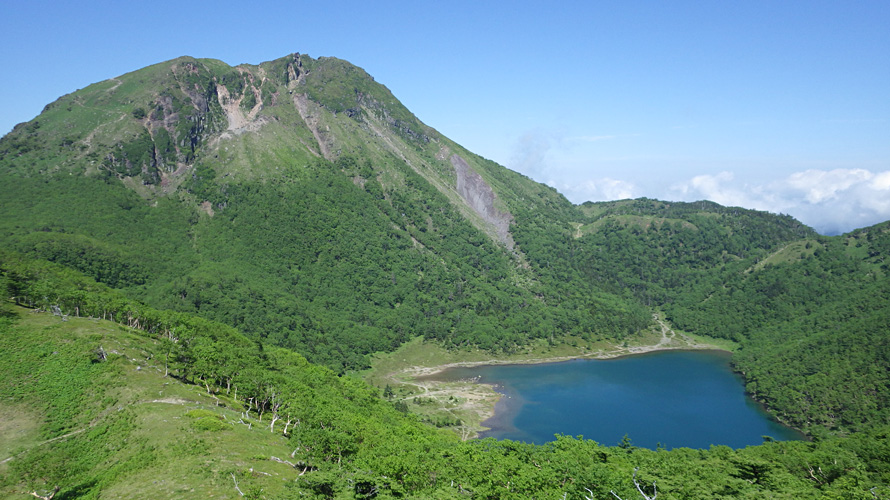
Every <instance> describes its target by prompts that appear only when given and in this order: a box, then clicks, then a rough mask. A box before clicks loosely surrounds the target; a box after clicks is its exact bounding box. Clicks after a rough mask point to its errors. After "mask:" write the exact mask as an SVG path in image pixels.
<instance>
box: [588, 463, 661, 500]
mask: <svg viewBox="0 0 890 500" xmlns="http://www.w3.org/2000/svg"><path fill="white" fill-rule="evenodd" d="M638 470H640V468H639V467H636V468H634V475H633V481H634V486H636V487H637V491H639V492H640V495H642V496H643V498H644V500H655V498H656V497H658V490H657V489H656V488H655V481H652V496H651V497H650V496H649V495H647V494H646V493H645V492H644V491H643V487H642V486H640V482H639V481H637V471H638ZM584 489H585V490H587V492H588V493H590V496H589V497H584V498H585V499H586V500H593V492H592V491H590V490H588V489H587V488H584ZM609 493H611V494H612V496H614V497H615V498H617V499H618V500H623V499H622V498H621V497H620V496H618V493H615V491H614V490H609Z"/></svg>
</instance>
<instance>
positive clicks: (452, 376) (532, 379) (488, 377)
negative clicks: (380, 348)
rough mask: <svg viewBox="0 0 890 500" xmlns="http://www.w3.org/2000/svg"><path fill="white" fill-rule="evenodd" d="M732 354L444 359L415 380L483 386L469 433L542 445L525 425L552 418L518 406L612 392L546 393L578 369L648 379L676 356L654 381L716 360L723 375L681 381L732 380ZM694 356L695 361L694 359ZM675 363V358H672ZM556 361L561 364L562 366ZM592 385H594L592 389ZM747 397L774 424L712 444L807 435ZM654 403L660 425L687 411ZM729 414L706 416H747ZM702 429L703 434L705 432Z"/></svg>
mask: <svg viewBox="0 0 890 500" xmlns="http://www.w3.org/2000/svg"><path fill="white" fill-rule="evenodd" d="M668 353H676V354H677V355H680V356H683V357H681V358H676V357H674V356H673V354H671V355H670V356H669V357H662V356H660V355H661V354H668ZM598 354H599V353H598ZM613 354H614V353H613ZM646 354H652V355H657V357H654V358H652V361H651V362H650V361H647V360H644V359H641V358H646V356H643V355H646ZM730 355H731V352H729V351H727V350H726V349H703V348H688V347H675V348H658V349H655V348H648V349H645V350H643V349H637V350H635V351H634V352H633V353H630V354H627V353H623V354H621V355H607V356H602V355H589V354H587V355H579V356H553V357H547V358H535V359H529V360H523V361H521V362H511V361H504V360H496V361H497V362H495V363H485V362H484V361H475V362H458V363H446V364H445V365H448V366H445V365H440V366H437V367H426V368H427V370H424V371H425V372H428V373H430V374H429V375H425V376H421V377H419V378H418V379H417V381H418V382H419V383H422V384H425V385H427V386H430V387H433V386H435V384H449V383H450V384H454V383H465V384H472V385H474V386H475V388H477V389H478V388H482V387H484V388H485V389H486V390H487V391H488V392H489V393H490V394H492V396H493V397H492V398H490V399H488V403H489V405H488V406H487V407H486V408H484V410H485V411H480V412H479V417H480V418H481V421H479V422H478V427H477V428H476V429H475V432H474V433H473V436H472V437H477V438H484V437H494V438H496V439H514V440H522V441H527V440H528V439H532V440H533V441H527V442H536V443H539V444H540V443H543V442H544V441H541V440H542V439H544V438H542V437H541V436H542V434H540V433H538V434H535V431H532V430H530V428H529V427H527V426H528V425H529V424H530V422H545V421H550V417H543V416H542V415H538V416H537V417H534V418H533V419H532V420H529V418H530V417H529V416H528V412H529V411H530V410H529V408H524V409H522V408H523V407H524V406H525V404H526V403H528V402H531V403H532V407H531V408H535V407H536V406H537V405H543V406H540V408H548V409H549V410H544V413H545V414H547V413H546V412H547V411H550V412H553V411H554V410H553V408H560V405H561V404H562V403H561V401H573V403H570V404H569V405H568V407H569V408H575V407H576V406H573V405H577V404H578V401H584V398H585V397H586V396H584V395H583V394H589V393H590V391H591V390H593V391H601V392H603V394H601V396H605V394H607V393H609V391H614V389H610V387H612V388H614V387H615V385H614V383H606V384H605V385H602V384H597V385H595V386H590V385H586V386H585V387H587V388H585V389H584V392H583V393H575V392H572V391H573V390H574V389H570V390H569V392H568V393H567V394H572V396H571V397H569V396H567V395H566V394H563V395H562V396H556V399H552V398H553V397H554V396H549V395H545V394H557V393H560V392H561V390H562V389H564V388H568V387H571V384H569V383H568V382H567V381H568V380H574V379H575V377H577V376H578V375H577V374H580V373H599V374H605V373H627V374H628V375H629V374H630V372H627V368H626V367H627V366H635V367H636V368H635V369H634V370H633V372H632V373H634V374H637V375H634V377H633V378H635V379H638V378H640V377H643V378H645V377H646V375H645V374H646V373H648V372H649V370H650V369H647V368H645V367H652V368H651V369H654V370H656V372H657V370H659V369H662V370H663V369H664V367H665V366H667V365H669V364H670V363H672V362H671V361H667V360H674V359H684V360H686V359H688V360H689V361H683V362H682V363H683V364H682V367H683V368H680V366H681V365H677V367H676V369H674V368H672V369H670V370H669V371H668V372H665V375H664V376H659V378H658V379H657V380H666V379H670V378H671V377H672V376H673V375H672V374H673V373H676V372H677V371H679V372H683V373H686V370H687V368H686V367H687V366H690V365H687V364H686V363H692V364H691V366H696V367H699V368H698V369H699V370H701V369H702V368H700V367H701V366H714V363H717V365H719V366H723V367H724V368H720V369H719V372H720V373H721V375H718V376H716V378H711V376H710V372H706V373H708V375H707V376H705V377H704V378H702V377H701V376H699V377H691V378H690V377H687V378H686V379H684V380H708V381H711V382H712V383H713V381H714V380H725V379H726V378H727V377H729V376H730V375H732V377H731V378H732V379H735V378H736V377H737V376H738V374H737V373H735V372H733V371H732V370H731V369H729V366H728V362H729V357H730ZM689 356H693V357H689ZM700 356H705V357H704V358H701V357H700ZM628 358H640V359H636V360H635V361H630V360H629V359H628ZM594 359H598V360H602V361H612V360H615V361H617V360H619V359H620V360H622V361H623V362H622V363H620V364H616V365H612V364H611V363H609V364H607V365H600V364H598V363H597V364H590V365H588V363H587V361H591V360H594ZM693 359H694V360H696V361H695V362H692V360H693ZM701 359H707V360H713V361H707V362H706V363H704V364H702V362H701V361H698V360H701ZM720 360H722V361H720ZM535 361H539V362H535ZM565 363H571V364H569V365H565ZM627 363H633V364H632V365H628V364H627ZM651 363H654V364H651ZM673 363H676V362H673ZM455 365H457V366H455ZM533 365H540V368H539V367H538V366H535V367H534V368H532V366H533ZM545 365H550V366H545ZM560 365H564V366H562V367H560ZM594 365H596V366H600V368H595V367H594ZM523 366H528V367H529V368H528V369H525V368H521V367H523ZM606 366H614V367H615V368H606ZM509 367H514V368H512V369H511V368H509ZM515 367H520V368H515ZM477 368H482V369H481V370H477ZM451 370H454V371H451ZM505 370H506V371H505ZM579 370H580V371H579ZM591 370H592V371H591ZM615 370H618V372H616V371H615ZM449 372H450V373H449ZM495 373H497V374H506V373H511V374H516V375H510V376H508V378H505V379H502V378H501V376H503V375H494V374H495ZM557 373H559V374H568V375H558V377H566V376H567V377H568V378H566V379H559V380H566V383H562V382H559V383H557V384H558V385H557V386H555V387H554V390H555V392H553V391H552V390H551V389H546V391H545V392H540V391H541V389H540V387H541V384H543V385H544V386H545V387H549V385H548V384H553V383H555V382H554V381H553V380H552V379H549V378H548V377H549V375H544V374H557ZM518 374H528V375H518ZM669 374H670V375H669ZM699 375H704V373H701V372H699ZM514 376H519V377H520V378H519V379H518V380H521V381H522V382H520V385H515V386H514V384H515V383H516V382H515V381H512V382H511V381H508V380H513V377H514ZM622 377H623V375H622ZM665 377H666V378H665ZM544 380H551V381H550V382H543V381H544ZM621 380H622V381H623V380H625V379H624V378H622V379H621ZM529 384H530V385H529ZM684 384H685V383H680V384H679V386H678V385H671V386H670V387H671V390H673V389H676V388H677V387H682V386H684ZM536 385H537V386H538V387H539V389H536V390H537V391H539V392H538V393H537V396H533V397H530V399H529V401H528V402H526V400H525V398H526V397H529V395H528V393H526V392H525V390H524V389H519V387H520V386H522V387H526V388H528V387H534V386H536ZM730 385H731V386H732V387H730V391H729V392H725V391H724V392H722V393H720V396H717V395H716V394H710V396H709V398H712V397H716V399H709V401H724V400H722V399H720V398H721V397H722V396H723V394H736V391H737V390H738V388H737V387H738V384H737V383H735V382H733V383H730ZM650 386H651V385H650ZM687 386H688V385H687ZM594 387H596V389H593V388H594ZM628 387H630V386H628ZM622 391H623V390H622ZM696 391H697V390H696ZM635 392H636V390H634V391H632V393H635ZM668 392H670V390H668V389H667V388H665V390H664V391H659V394H662V393H668ZM742 392H744V390H743V388H742ZM576 394H577V395H579V396H580V397H579V398H578V399H576V398H575V395H576ZM694 394H695V397H698V396H699V394H700V393H698V392H694ZM737 394H739V395H737V396H732V398H739V397H740V395H741V392H739V393H737ZM675 396H679V395H678V394H676V395H675ZM611 397H612V396H609V397H600V398H596V399H595V401H603V402H605V401H611ZM620 397H622V396H619V398H620ZM541 398H544V399H541ZM635 398H636V400H639V399H640V398H639V397H636V396H631V397H630V400H631V401H633V400H634V399H635ZM745 398H746V399H747V400H748V403H746V405H747V407H748V408H749V409H750V408H751V407H752V405H755V406H757V407H758V408H759V409H760V413H761V414H762V415H764V417H765V418H766V419H767V420H769V421H771V422H773V423H772V424H769V425H770V428H769V429H766V428H764V429H762V430H760V429H758V430H757V431H756V432H754V434H756V435H757V437H758V439H754V440H751V439H750V437H751V436H750V435H748V434H745V433H744V432H742V433H741V434H740V435H746V436H747V439H748V441H742V442H738V441H734V440H735V439H737V438H736V437H732V438H729V439H727V440H726V441H725V442H724V441H722V440H723V439H726V435H725V429H724V430H723V431H722V432H724V435H720V434H718V435H717V437H714V441H713V442H716V443H720V444H728V445H730V446H733V447H744V446H748V445H751V444H760V441H759V437H760V436H761V435H770V436H775V437H777V438H778V439H779V440H783V441H784V440H787V439H792V440H795V439H806V436H805V434H803V433H801V432H800V431H799V430H797V429H793V428H791V427H789V426H787V425H783V424H782V423H781V422H779V421H778V420H777V419H775V418H774V417H773V416H771V415H769V414H768V412H766V411H762V410H763V409H762V408H760V407H761V405H760V404H759V403H757V402H756V401H754V400H753V399H751V398H750V395H749V394H747V393H745ZM648 399H649V398H647V400H648ZM658 399H659V396H655V397H654V400H655V401H658ZM679 400H684V399H683V398H682V397H675V398H673V399H672V400H671V401H679ZM733 401H734V402H735V401H738V400H733ZM588 404H589V403H588ZM598 404H600V403H594V405H595V406H594V408H595V407H597V406H596V405H598ZM658 404H659V406H660V407H661V408H663V409H665V412H664V414H663V415H662V417H663V418H661V419H660V421H659V423H663V422H665V421H670V420H671V416H673V417H674V420H675V421H676V417H677V415H678V414H684V412H685V411H686V410H679V409H678V408H680V407H682V405H681V406H676V407H672V406H671V404H670V402H665V401H662V402H660V403H658ZM733 404H734V403H733ZM630 406H631V407H632V405H630ZM731 406H732V404H730V405H726V404H725V401H724V404H718V405H716V407H717V408H727V407H731ZM619 407H620V408H627V407H629V406H628V405H627V404H625V403H621V404H620V405H619ZM520 409H521V411H522V412H523V413H522V414H523V415H525V417H524V419H523V420H524V423H523V424H520V423H519V421H518V420H516V421H514V418H516V417H517V415H519V414H520V413H519V412H520ZM704 410H705V413H707V412H708V411H715V410H714V407H712V406H710V405H708V407H707V408H705V409H704ZM531 411H532V412H539V413H540V412H541V410H534V409H532V410H531ZM566 411H567V410H566V409H563V410H560V411H559V413H558V414H559V415H567V414H570V413H571V412H569V413H566ZM608 413H613V412H611V411H610V412H608ZM614 413H620V411H616V412H614ZM699 413H700V412H698V413H695V414H696V415H697V414H699ZM638 414H639V413H633V412H632V413H631V415H628V419H626V420H625V419H623V418H622V419H620V420H621V422H623V424H622V425H625V424H626V423H627V422H631V421H634V420H635V416H636V415H638ZM550 415H556V414H553V413H550ZM585 415H587V417H585V419H584V420H587V419H590V418H593V419H594V420H596V419H598V418H602V417H601V416H599V415H600V414H598V413H597V412H593V413H590V412H589V411H587V412H586V413H585ZM731 415H732V416H729V415H727V416H726V417H725V418H724V417H722V416H721V417H720V418H714V419H711V420H709V421H708V422H711V421H713V422H719V421H728V420H731V419H732V418H734V417H735V416H741V415H748V412H747V411H745V410H742V411H738V412H736V411H735V410H734V411H733V413H732V414H731ZM715 416H716V415H715ZM559 418H563V417H562V416H560V417H559ZM690 418H691V419H692V420H693V421H694V419H695V417H694V416H693V414H687V415H684V418H682V419H680V420H682V421H686V420H687V419H690ZM746 418H748V417H746ZM569 421H570V420H569ZM750 421H751V420H750V419H749V420H745V418H742V420H740V421H739V423H741V422H745V423H746V424H747V423H748V422H750ZM755 421H758V422H759V421H761V420H760V419H759V418H756V419H755ZM606 422H609V423H606ZM775 424H778V425H781V426H782V427H784V429H783V430H777V429H776V428H774V427H772V426H773V425H775ZM532 425H533V427H532V428H537V429H538V432H540V430H541V428H542V427H546V425H543V424H540V423H539V424H532ZM574 425H576V427H575V428H574V429H570V430H569V431H568V432H570V433H581V434H584V435H585V436H588V433H591V434H593V435H596V433H595V432H592V431H591V430H590V429H586V428H584V427H583V424H581V425H582V426H581V427H580V428H579V427H577V425H578V424H574ZM610 425H612V422H610V421H608V418H606V420H605V421H604V422H602V423H600V424H597V427H596V429H598V430H597V432H600V431H599V430H600V429H604V428H608V427H609V426H610ZM647 425H648V424H647ZM757 425H761V424H757ZM719 427H720V425H719V424H718V425H716V426H714V425H711V424H710V423H708V424H705V425H703V426H702V427H701V429H709V430H711V431H712V432H717V431H716V430H715V429H717V428H719ZM743 427H744V426H743ZM560 428H562V427H560ZM647 428H648V427H647ZM696 428H698V427H696ZM655 429H658V426H657V425H656V426H655ZM612 430H613V431H614V429H612ZM789 431H790V432H791V433H792V434H793V435H794V437H791V435H790V434H789ZM560 432H562V431H560ZM654 432H662V433H663V432H664V431H663V430H656V431H654ZM705 432H707V430H706V431H705ZM527 433H531V434H527ZM634 433H635V434H634V435H640V431H639V428H637V429H636V430H635V431H634ZM606 434H607V435H608V436H609V437H608V438H606V437H602V436H599V437H597V438H596V439H597V440H602V439H605V440H606V441H607V442H612V441H613V440H612V437H614V436H611V434H609V433H608V431H606ZM642 434H643V435H645V432H643V433H642ZM675 434H676V430H672V431H670V432H668V433H667V435H675ZM548 435H549V434H548ZM531 436H535V437H531ZM650 437H651V436H650ZM619 438H620V434H618V435H617V437H615V439H614V440H618V439H619ZM650 440H651V439H650ZM616 442H617V441H616ZM659 442H663V441H661V440H659ZM710 442H711V441H708V443H710ZM650 445H651V446H650ZM643 446H644V447H652V448H653V449H654V447H655V441H654V440H652V443H649V444H644V445H643ZM674 446H687V445H686V444H685V441H681V442H680V443H675V444H674ZM695 446H704V447H707V446H706V444H703V443H696V445H695Z"/></svg>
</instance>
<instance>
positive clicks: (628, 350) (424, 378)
mask: <svg viewBox="0 0 890 500" xmlns="http://www.w3.org/2000/svg"><path fill="white" fill-rule="evenodd" d="M667 351H680V352H683V351H718V352H723V353H727V354H732V351H730V350H728V349H721V348H719V347H716V346H713V345H709V344H699V343H694V344H690V345H684V346H667V345H662V344H661V343H658V344H653V345H647V346H633V347H620V348H618V349H615V350H612V351H606V352H603V351H596V352H590V353H583V354H577V355H568V356H549V357H541V358H527V359H518V360H517V359H498V358H492V359H486V360H479V361H457V362H452V363H444V364H441V365H435V366H411V367H407V368H404V369H403V370H400V373H399V375H401V376H403V377H407V378H408V379H410V380H411V381H412V383H414V384H416V385H418V386H419V387H423V388H424V390H425V391H426V392H425V394H429V393H440V392H441V393H444V392H448V393H450V394H451V395H453V396H455V397H456V398H459V399H461V398H462V399H465V400H467V401H469V402H471V404H470V405H469V406H470V407H471V408H467V410H470V411H471V412H472V413H474V414H475V418H474V419H473V421H474V425H473V429H472V430H471V431H470V432H463V433H462V434H463V436H462V437H463V438H464V439H467V438H473V439H475V438H478V437H480V434H481V433H484V432H487V431H490V430H492V428H493V427H491V426H488V425H486V423H487V422H489V421H492V420H493V419H495V418H496V417H497V408H498V405H499V403H501V399H502V398H503V397H504V394H503V393H502V392H500V391H498V390H497V388H496V387H497V385H496V384H492V383H486V382H481V381H479V380H470V379H468V380H464V381H452V382H444V381H441V380H437V379H436V377H437V375H440V374H442V373H444V372H446V371H448V370H450V369H453V368H475V367H483V366H514V365H540V364H548V363H562V362H567V361H574V360H584V359H587V360H603V361H607V360H617V359H621V358H627V357H632V356H641V355H645V354H653V353H658V352H667ZM449 385H450V387H448V388H446V386H449ZM480 392H481V394H480Z"/></svg>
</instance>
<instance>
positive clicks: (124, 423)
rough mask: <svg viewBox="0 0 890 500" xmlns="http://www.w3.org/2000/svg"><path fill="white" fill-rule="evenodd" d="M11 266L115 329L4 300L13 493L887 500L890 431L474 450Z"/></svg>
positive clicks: (350, 390)
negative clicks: (706, 446) (744, 442)
mask: <svg viewBox="0 0 890 500" xmlns="http://www.w3.org/2000/svg"><path fill="white" fill-rule="evenodd" d="M0 262H2V264H0V269H2V271H0V277H2V278H0V286H2V288H3V290H4V293H5V294H6V295H11V296H16V297H17V300H19V301H20V302H24V303H30V304H31V305H32V306H39V307H44V306H46V305H47V304H49V303H52V302H54V301H59V302H60V303H62V302H66V301H67V303H68V304H69V305H70V304H72V303H73V302H71V301H77V304H79V306H78V307H79V308H78V311H79V312H80V313H82V314H86V313H87V312H89V313H90V314H97V313H99V311H101V314H102V315H105V316H106V317H109V318H110V317H111V316H112V315H114V318H115V322H111V321H104V320H99V319H95V318H87V317H79V318H78V317H74V316H70V317H67V319H64V320H63V319H62V318H61V317H59V316H54V315H52V314H50V313H46V312H39V313H38V312H33V311H31V310H26V309H23V308H21V307H15V306H13V305H12V304H11V303H5V304H0V307H2V314H0V347H2V349H0V366H3V367H4V369H3V370H2V371H0V388H2V390H3V394H4V405H3V407H2V408H0V412H2V415H3V417H4V419H3V420H4V424H3V425H4V426H5V427H4V429H6V431H7V432H5V433H4V436H10V438H9V439H8V440H7V439H4V441H3V442H0V451H2V452H3V455H4V456H3V457H2V458H0V460H2V462H0V495H2V496H3V497H4V498H31V496H30V494H31V492H34V493H36V494H39V495H46V494H48V493H50V492H53V491H54V490H56V491H57V495H56V496H55V498H100V497H101V498H116V497H126V498H133V497H152V498H181V497H184V496H199V497H210V496H213V497H215V498H240V497H241V496H242V493H243V496H245V497H248V498H305V497H309V498H577V499H580V498H585V497H587V496H590V495H593V497H594V498H614V497H613V496H612V494H611V493H610V492H611V491H614V492H616V494H618V495H619V496H620V497H621V498H625V499H626V498H637V497H638V496H637V493H636V491H635V487H634V483H633V479H634V477H635V478H636V479H637V480H638V481H639V482H640V483H641V487H642V488H643V489H644V491H646V492H647V493H648V494H652V493H653V484H654V485H655V487H656V488H657V491H658V498H677V499H679V498H683V499H705V498H763V497H770V498H788V499H791V498H845V499H860V498H861V499H866V498H874V497H873V495H877V496H878V497H881V496H883V495H887V494H888V493H890V491H888V490H887V487H886V484H887V482H888V480H890V476H888V474H890V468H888V463H890V460H888V458H890V448H888V443H890V440H888V439H887V428H886V427H883V428H882V427H876V428H874V429H872V430H869V431H865V432H863V433H859V434H857V435H855V436H854V437H850V438H844V439H838V438H828V439H825V440H819V441H817V442H814V443H808V442H800V441H795V442H782V443H778V442H772V443H765V444H764V445H762V446H757V447H749V448H746V449H743V450H731V449H729V448H727V447H714V448H712V449H710V450H689V449H676V450H672V451H665V450H659V451H652V450H646V449H637V448H634V447H632V446H631V447H628V446H624V447H617V448H615V447H605V446H602V445H600V444H597V443H595V442H592V441H585V440H581V439H576V438H571V437H559V438H558V439H557V440H556V441H554V442H553V443H550V444H548V445H545V446H534V445H526V444H522V443H515V442H511V441H501V442H498V441H494V440H492V439H485V440H477V441H468V442H462V441H459V440H458V439H457V438H456V436H454V435H453V434H449V433H442V432H441V431H436V430H434V429H433V428H431V427H428V426H425V425H423V424H421V423H419V422H418V421H417V420H416V419H414V418H412V417H411V416H410V415H403V414H401V413H399V412H398V411H397V410H396V409H394V408H393V407H392V405H391V403H388V402H385V401H384V400H382V399H381V398H379V397H378V394H377V392H378V391H377V390H376V389H372V388H370V387H368V386H366V385H365V384H364V383H363V382H361V381H359V380H358V379H355V378H350V377H338V376H336V375H335V374H334V373H333V372H331V371H330V370H328V369H326V368H322V367H319V366H316V365H312V364H310V363H308V362H306V361H305V359H303V358H302V357H301V356H299V355H296V354H293V353H292V352H289V351H287V350H285V349H280V348H274V347H270V346H264V345H262V344H258V343H254V342H251V341H249V340H248V339H247V338H245V337H243V336H241V335H240V334H239V333H237V332H236V331H234V330H233V329H231V328H230V327H227V326H225V325H223V324H219V323H213V322H210V321H206V320H203V319H201V318H197V317H194V316H191V315H188V314H182V313H172V312H165V311H159V310H154V309H151V308H148V307H146V306H143V305H141V304H138V303H136V302H134V301H131V300H129V299H127V298H125V297H123V296H121V295H120V294H119V293H117V292H114V291H112V290H110V289H108V288H106V287H104V286H102V285H98V284H96V283H94V282H92V280H90V279H89V278H86V277H83V276H82V275H80V274H79V273H76V272H72V271H70V270H66V269H64V268H60V267H58V266H56V265H53V264H48V263H43V262H39V261H33V260H30V259H23V258H20V257H17V256H15V255H10V254H4V255H3V259H2V261H0ZM46 293H56V294H57V295H56V296H52V297H50V296H47V295H46ZM44 296H46V297H47V298H46V299H43V298H42V297H44ZM96 307H98V308H99V309H91V308H96ZM126 325H132V326H126ZM223 360H225V362H223ZM165 373H169V375H167V376H165ZM635 470H636V471H637V472H635Z"/></svg>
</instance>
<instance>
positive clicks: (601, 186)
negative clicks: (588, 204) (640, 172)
mask: <svg viewBox="0 0 890 500" xmlns="http://www.w3.org/2000/svg"><path fill="white" fill-rule="evenodd" d="M550 185H551V186H553V187H555V188H556V189H557V190H558V191H559V192H560V193H563V194H564V195H565V197H566V198H568V199H570V200H572V201H573V202H574V203H582V202H584V201H605V200H625V199H628V198H638V197H640V196H642V195H641V194H639V188H638V187H637V186H636V185H635V184H634V183H632V182H628V181H624V180H620V179H612V178H609V177H603V178H601V179H588V180H584V181H581V182H577V183H566V182H552V183H550Z"/></svg>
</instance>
